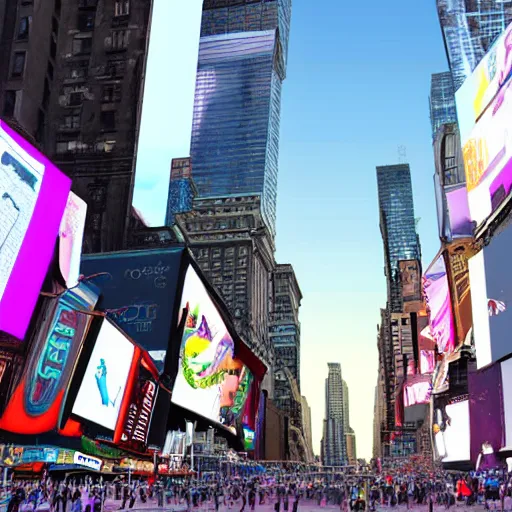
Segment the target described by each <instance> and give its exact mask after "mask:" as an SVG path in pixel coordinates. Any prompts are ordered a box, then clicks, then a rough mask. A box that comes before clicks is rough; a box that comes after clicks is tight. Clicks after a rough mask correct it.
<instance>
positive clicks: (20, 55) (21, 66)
mask: <svg viewBox="0 0 512 512" xmlns="http://www.w3.org/2000/svg"><path fill="white" fill-rule="evenodd" d="M25 55H26V52H14V58H13V61H12V72H11V76H12V77H14V78H18V77H21V76H23V72H24V71H25Z"/></svg>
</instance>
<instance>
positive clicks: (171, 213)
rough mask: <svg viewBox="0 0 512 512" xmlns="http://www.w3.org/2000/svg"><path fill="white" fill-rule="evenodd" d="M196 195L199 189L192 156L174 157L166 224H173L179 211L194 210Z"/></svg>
mask: <svg viewBox="0 0 512 512" xmlns="http://www.w3.org/2000/svg"><path fill="white" fill-rule="evenodd" d="M196 195H197V189H196V186H195V184H194V180H193V179H192V163H191V160H190V158H173V160H172V163H171V179H170V181H169V196H168V198H167V212H166V215H165V225H166V226H172V225H173V224H174V218H175V216H176V214H177V213H183V212H189V211H190V210H192V206H193V201H194V198H195V197H196Z"/></svg>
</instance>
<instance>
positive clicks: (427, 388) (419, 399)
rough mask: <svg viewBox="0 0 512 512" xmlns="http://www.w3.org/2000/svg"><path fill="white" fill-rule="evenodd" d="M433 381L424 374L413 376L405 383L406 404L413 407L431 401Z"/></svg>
mask: <svg viewBox="0 0 512 512" xmlns="http://www.w3.org/2000/svg"><path fill="white" fill-rule="evenodd" d="M431 395H432V383H431V381H430V378H425V377H422V376H419V378H418V377H416V378H415V377H412V378H411V379H410V381H407V382H405V383H404V406H405V407H411V406H413V405H418V404H428V403H430V397H431Z"/></svg>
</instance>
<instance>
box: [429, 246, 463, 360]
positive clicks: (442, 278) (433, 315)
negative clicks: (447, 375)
mask: <svg viewBox="0 0 512 512" xmlns="http://www.w3.org/2000/svg"><path fill="white" fill-rule="evenodd" d="M423 289H424V291H425V297H426V302H427V306H428V310H429V322H430V332H431V334H432V337H433V338H434V340H435V342H436V344H437V348H438V350H439V352H440V353H451V352H453V350H454V349H455V325H454V320H453V312H452V304H451V296H450V286H449V283H448V276H447V273H446V265H445V262H444V257H443V255H442V254H441V255H440V256H439V257H438V258H437V259H436V260H435V261H434V262H433V263H432V264H431V265H430V267H429V268H428V270H427V272H426V273H425V276H424V280H423Z"/></svg>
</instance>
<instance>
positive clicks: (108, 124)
mask: <svg viewBox="0 0 512 512" xmlns="http://www.w3.org/2000/svg"><path fill="white" fill-rule="evenodd" d="M115 128H116V113H115V111H114V110H106V111H103V112H102V113H101V129H102V130H115Z"/></svg>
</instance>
